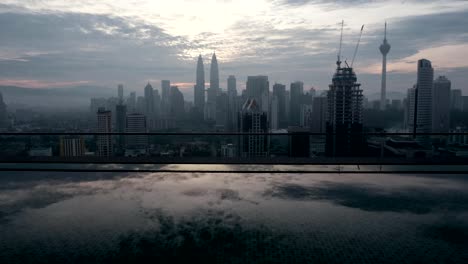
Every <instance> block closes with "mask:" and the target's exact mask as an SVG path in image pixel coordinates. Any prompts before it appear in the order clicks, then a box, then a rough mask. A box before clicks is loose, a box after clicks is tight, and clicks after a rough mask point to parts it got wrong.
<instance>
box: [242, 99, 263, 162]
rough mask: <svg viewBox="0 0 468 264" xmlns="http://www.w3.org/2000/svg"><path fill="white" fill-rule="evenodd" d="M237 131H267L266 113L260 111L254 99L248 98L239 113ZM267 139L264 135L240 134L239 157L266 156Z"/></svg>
mask: <svg viewBox="0 0 468 264" xmlns="http://www.w3.org/2000/svg"><path fill="white" fill-rule="evenodd" d="M239 131H240V132H242V133H268V119H267V113H266V112H263V111H261V109H260V106H259V105H258V103H257V101H256V100H255V99H253V98H252V99H248V100H247V101H246V102H245V103H244V105H243V106H242V111H241V112H240V113H239ZM268 152H269V141H268V136H266V135H242V136H240V155H241V157H266V156H268Z"/></svg>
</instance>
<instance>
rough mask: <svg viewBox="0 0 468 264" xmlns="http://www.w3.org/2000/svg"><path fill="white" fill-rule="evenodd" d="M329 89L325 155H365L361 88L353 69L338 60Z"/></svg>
mask: <svg viewBox="0 0 468 264" xmlns="http://www.w3.org/2000/svg"><path fill="white" fill-rule="evenodd" d="M329 87H330V89H329V91H328V116H327V118H328V121H327V127H326V133H327V137H326V146H325V147H326V150H325V152H326V154H327V155H328V156H359V155H362V154H363V152H364V149H365V140H364V137H363V135H362V132H363V125H362V100H363V99H362V89H361V84H359V83H357V78H356V74H355V73H354V71H353V68H351V67H349V66H345V67H341V62H340V61H338V62H337V69H336V72H335V74H334V75H333V79H332V84H330V86H329Z"/></svg>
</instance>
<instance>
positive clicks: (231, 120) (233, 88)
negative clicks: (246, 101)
mask: <svg viewBox="0 0 468 264" xmlns="http://www.w3.org/2000/svg"><path fill="white" fill-rule="evenodd" d="M227 87H228V89H227V95H228V113H227V130H228V131H236V130H237V112H238V111H239V107H238V103H237V84H236V77H235V76H234V75H230V76H229V77H228V79H227Z"/></svg>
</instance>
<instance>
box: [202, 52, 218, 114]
mask: <svg viewBox="0 0 468 264" xmlns="http://www.w3.org/2000/svg"><path fill="white" fill-rule="evenodd" d="M219 90H220V89H219V69H218V59H217V58H216V54H215V53H213V56H212V57H211V66H210V88H208V91H207V95H208V98H207V101H206V104H205V120H210V121H216V98H217V97H218V94H219Z"/></svg>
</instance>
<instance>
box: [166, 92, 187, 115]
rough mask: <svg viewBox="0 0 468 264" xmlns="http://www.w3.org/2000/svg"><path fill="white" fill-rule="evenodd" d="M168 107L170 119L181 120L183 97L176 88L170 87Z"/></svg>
mask: <svg viewBox="0 0 468 264" xmlns="http://www.w3.org/2000/svg"><path fill="white" fill-rule="evenodd" d="M169 101H170V105H171V117H173V118H175V119H178V120H180V119H183V117H184V114H185V108H184V107H185V106H184V104H185V102H184V95H183V94H182V92H181V91H180V90H179V87H177V86H171V93H170V100H169Z"/></svg>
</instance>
